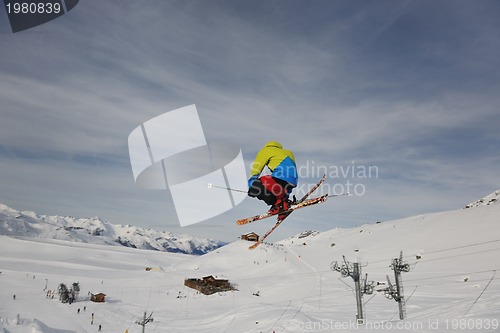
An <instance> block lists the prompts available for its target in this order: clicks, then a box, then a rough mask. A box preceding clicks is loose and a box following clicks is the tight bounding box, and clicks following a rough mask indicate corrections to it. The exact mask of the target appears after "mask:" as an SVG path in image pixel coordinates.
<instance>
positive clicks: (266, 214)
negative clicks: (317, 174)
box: [236, 175, 326, 225]
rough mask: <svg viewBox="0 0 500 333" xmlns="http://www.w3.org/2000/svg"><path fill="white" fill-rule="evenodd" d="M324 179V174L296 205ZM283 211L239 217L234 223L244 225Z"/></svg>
mask: <svg viewBox="0 0 500 333" xmlns="http://www.w3.org/2000/svg"><path fill="white" fill-rule="evenodd" d="M325 180H326V175H323V177H321V179H320V180H319V182H318V183H316V185H314V186H313V187H312V188H311V189H310V190H309V191H307V193H306V194H304V196H303V197H302V198H300V200H298V201H297V202H296V205H298V204H300V203H302V202H303V201H304V200H306V199H307V198H308V197H309V196H310V195H311V194H312V193H313V192H314V191H316V189H317V188H318V187H320V186H321V184H323V182H324V181H325ZM282 213H283V212H278V213H275V214H270V213H264V214H260V215H255V216H251V217H247V218H244V219H239V220H238V221H236V224H238V225H245V224H248V223H251V222H255V221H259V220H262V219H266V218H268V217H271V216H274V215H278V214H282Z"/></svg>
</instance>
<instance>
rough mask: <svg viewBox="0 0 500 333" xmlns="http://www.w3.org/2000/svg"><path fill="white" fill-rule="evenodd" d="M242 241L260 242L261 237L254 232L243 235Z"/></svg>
mask: <svg viewBox="0 0 500 333" xmlns="http://www.w3.org/2000/svg"><path fill="white" fill-rule="evenodd" d="M241 239H242V240H247V241H250V242H257V241H258V240H259V235H257V234H256V233H255V232H253V231H252V232H249V233H247V234H244V235H241Z"/></svg>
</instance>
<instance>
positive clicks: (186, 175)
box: [128, 105, 247, 227]
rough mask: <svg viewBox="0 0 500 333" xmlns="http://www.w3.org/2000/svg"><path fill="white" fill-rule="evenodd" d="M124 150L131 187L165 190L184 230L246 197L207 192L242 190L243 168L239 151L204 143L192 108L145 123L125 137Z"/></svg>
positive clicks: (199, 125)
mask: <svg viewBox="0 0 500 333" xmlns="http://www.w3.org/2000/svg"><path fill="white" fill-rule="evenodd" d="M128 147H129V156H130V163H131V166H132V172H133V174H134V180H135V182H136V184H137V185H138V186H140V187H143V188H147V189H163V190H167V189H168V190H170V193H171V195H172V199H173V202H174V206H175V210H176V212H177V217H178V219H179V223H180V225H181V226H183V227H184V226H187V225H191V224H195V223H198V222H202V221H204V220H207V219H209V218H212V217H214V216H217V215H219V214H222V213H224V212H226V211H228V210H230V209H231V208H233V207H235V206H236V205H238V204H239V203H241V202H242V201H243V200H244V199H245V198H246V193H242V192H230V191H229V190H228V191H214V190H213V189H211V188H210V186H209V184H224V185H225V186H226V187H227V188H246V187H247V179H246V170H245V164H244V161H243V155H242V153H241V149H240V147H238V146H236V145H233V144H229V143H207V141H206V138H205V134H204V132H203V128H202V126H201V121H200V118H199V116H198V111H197V110H196V106H195V105H190V106H186V107H183V108H180V109H176V110H173V111H170V112H167V113H164V114H162V115H159V116H157V117H155V118H153V119H150V120H148V121H146V122H144V123H143V124H141V125H140V126H138V127H137V128H135V129H134V130H133V131H132V132H131V133H130V135H129V137H128Z"/></svg>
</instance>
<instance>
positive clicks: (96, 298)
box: [90, 293, 106, 303]
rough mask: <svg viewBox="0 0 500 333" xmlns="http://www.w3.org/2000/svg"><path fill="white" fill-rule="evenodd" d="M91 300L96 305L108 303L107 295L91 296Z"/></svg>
mask: <svg viewBox="0 0 500 333" xmlns="http://www.w3.org/2000/svg"><path fill="white" fill-rule="evenodd" d="M90 300H91V301H92V302H96V303H104V302H106V294H103V293H99V294H95V295H94V294H90Z"/></svg>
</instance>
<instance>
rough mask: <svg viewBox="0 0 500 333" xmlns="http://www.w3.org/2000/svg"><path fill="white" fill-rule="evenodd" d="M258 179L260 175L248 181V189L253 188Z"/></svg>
mask: <svg viewBox="0 0 500 333" xmlns="http://www.w3.org/2000/svg"><path fill="white" fill-rule="evenodd" d="M258 178H259V175H254V176H252V177H250V179H249V180H248V188H251V187H252V184H253V182H254V181H256V180H257V179H258Z"/></svg>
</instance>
